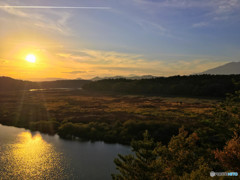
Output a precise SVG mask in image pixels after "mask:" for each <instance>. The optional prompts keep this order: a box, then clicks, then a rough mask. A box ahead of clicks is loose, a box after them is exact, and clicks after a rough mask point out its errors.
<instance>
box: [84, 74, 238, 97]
mask: <svg viewBox="0 0 240 180" xmlns="http://www.w3.org/2000/svg"><path fill="white" fill-rule="evenodd" d="M236 82H240V75H190V76H171V77H158V78H152V79H142V80H127V79H105V80H100V81H95V82H90V83H87V84H85V85H84V86H83V89H85V90H88V91H98V92H115V93H126V94H149V95H174V96H175V95H177V96H205V97H224V96H225V95H226V93H232V92H234V91H235V90H238V89H239V87H238V85H236Z"/></svg>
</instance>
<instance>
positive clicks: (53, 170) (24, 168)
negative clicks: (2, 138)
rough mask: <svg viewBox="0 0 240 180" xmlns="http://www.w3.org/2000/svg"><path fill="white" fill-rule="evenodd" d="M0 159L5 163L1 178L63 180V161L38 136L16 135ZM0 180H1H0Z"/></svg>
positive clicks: (29, 134) (28, 134) (52, 148)
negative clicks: (15, 139) (15, 140)
mask: <svg viewBox="0 0 240 180" xmlns="http://www.w3.org/2000/svg"><path fill="white" fill-rule="evenodd" d="M7 152H8V153H7V154H5V156H4V157H1V162H3V163H4V161H5V163H6V166H4V169H5V171H4V172H3V173H4V174H2V175H1V176H2V177H8V178H10V179H64V168H63V162H62V161H63V159H62V157H61V154H60V153H57V152H56V151H55V150H54V147H53V146H52V145H51V144H49V143H47V142H46V141H44V140H43V138H42V136H41V135H40V134H36V135H34V136H32V134H31V133H29V132H23V133H21V134H19V135H18V137H17V142H16V143H14V144H11V145H10V147H8V151H7ZM0 179H1V178H0Z"/></svg>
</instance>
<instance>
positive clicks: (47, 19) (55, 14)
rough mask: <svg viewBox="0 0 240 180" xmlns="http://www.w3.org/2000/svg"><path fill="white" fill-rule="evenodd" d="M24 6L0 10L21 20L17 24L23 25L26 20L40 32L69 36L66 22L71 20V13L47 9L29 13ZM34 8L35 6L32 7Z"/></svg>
mask: <svg viewBox="0 0 240 180" xmlns="http://www.w3.org/2000/svg"><path fill="white" fill-rule="evenodd" d="M24 7H25V6H9V5H3V6H0V10H2V11H4V12H6V13H8V14H10V15H14V16H17V17H18V18H21V19H23V21H18V23H20V24H21V23H25V24H26V20H27V21H28V24H29V25H30V24H31V26H32V25H33V26H35V27H38V28H40V29H41V30H44V31H46V30H48V31H53V32H58V33H61V34H63V35H71V30H70V28H69V27H68V26H67V21H68V20H69V19H70V18H71V16H72V15H71V13H69V12H66V11H61V12H59V11H54V10H53V9H51V8H50V9H48V10H47V11H46V10H45V9H47V8H42V11H30V10H29V9H32V8H30V7H29V8H24ZM34 7H35V6H34Z"/></svg>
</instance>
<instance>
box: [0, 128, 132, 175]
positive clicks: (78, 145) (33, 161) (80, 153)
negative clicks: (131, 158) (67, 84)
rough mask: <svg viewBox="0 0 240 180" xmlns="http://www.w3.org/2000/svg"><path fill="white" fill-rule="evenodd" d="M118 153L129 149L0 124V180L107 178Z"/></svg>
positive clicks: (123, 152) (127, 151) (113, 166)
mask: <svg viewBox="0 0 240 180" xmlns="http://www.w3.org/2000/svg"><path fill="white" fill-rule="evenodd" d="M118 153H120V154H129V153H131V150H130V148H129V147H128V146H122V145H119V144H105V143H103V142H95V143H90V142H78V141H66V140H63V139H60V138H59V137H58V136H57V135H55V136H49V135H45V134H41V133H36V132H35V133H32V132H31V131H28V130H25V129H21V128H15V127H9V126H3V125H0V179H111V173H115V172H116V170H115V165H114V163H113V160H114V158H115V157H117V154H118Z"/></svg>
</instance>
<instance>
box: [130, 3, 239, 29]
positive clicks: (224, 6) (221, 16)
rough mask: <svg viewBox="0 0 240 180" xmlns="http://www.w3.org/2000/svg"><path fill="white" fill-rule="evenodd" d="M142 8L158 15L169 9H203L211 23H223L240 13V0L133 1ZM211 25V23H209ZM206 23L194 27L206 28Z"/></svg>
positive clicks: (199, 23)
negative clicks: (162, 9)
mask: <svg viewBox="0 0 240 180" xmlns="http://www.w3.org/2000/svg"><path fill="white" fill-rule="evenodd" d="M133 1H134V2H136V3H137V4H139V5H140V6H141V7H142V8H150V9H151V10H152V11H155V12H156V13H158V12H159V9H160V8H165V9H166V8H169V9H180V10H185V9H198V10H200V9H202V10H203V13H204V14H203V15H205V16H207V17H208V20H209V21H215V20H218V21H223V20H228V19H231V18H232V17H234V13H236V12H239V11H240V0H198V1H193V0H162V1H154V0H133ZM208 24H209V22H208ZM204 26H206V23H205V24H203V23H201V22H197V23H196V25H193V27H204Z"/></svg>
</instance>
